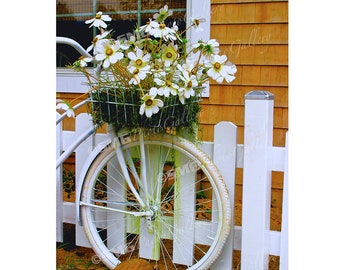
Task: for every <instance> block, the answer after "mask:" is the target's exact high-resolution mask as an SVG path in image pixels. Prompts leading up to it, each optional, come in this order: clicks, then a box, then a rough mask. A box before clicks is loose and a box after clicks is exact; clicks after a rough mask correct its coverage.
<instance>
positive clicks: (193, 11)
mask: <svg viewBox="0 0 340 270" xmlns="http://www.w3.org/2000/svg"><path fill="white" fill-rule="evenodd" d="M56 5H57V7H56V11H57V14H56V20H57V24H56V25H57V36H63V37H68V38H72V39H74V40H75V41H77V42H78V43H79V44H80V45H81V46H82V47H84V48H85V49H86V48H87V47H88V46H90V45H91V40H92V39H93V37H94V36H95V35H97V34H98V33H96V31H97V29H95V27H93V28H89V25H87V24H85V20H87V19H90V18H93V17H94V16H95V14H96V12H98V11H102V12H103V13H104V14H108V15H110V16H111V17H112V21H111V22H110V23H109V27H108V29H113V37H114V38H117V39H128V38H129V37H130V35H132V33H133V30H134V29H135V28H136V26H138V25H143V24H145V22H146V21H148V19H149V18H152V16H153V14H154V13H156V12H158V11H159V9H160V8H162V7H163V6H164V5H168V7H169V9H171V10H172V11H173V15H172V16H171V18H172V19H173V20H176V23H177V24H179V26H180V28H182V29H185V28H186V23H187V21H188V20H189V19H190V18H191V17H196V18H197V17H203V18H205V19H206V23H205V25H204V26H203V27H204V29H205V31H204V32H203V33H202V32H201V33H197V34H196V36H195V33H192V32H188V33H187V35H188V38H189V39H190V40H191V42H193V41H196V40H198V39H205V40H207V39H209V37H210V31H209V30H210V0H125V1H124V0H123V1H122V0H57V3H56ZM169 23H171V21H169ZM197 35H199V36H197ZM56 49H57V55H56V64H57V67H58V69H57V91H58V92H80V93H81V92H84V91H85V90H83V89H80V88H81V87H80V86H79V85H80V81H81V78H80V76H81V75H80V74H75V73H74V72H72V70H69V69H65V65H67V64H70V63H73V62H74V61H75V60H76V59H78V57H79V56H80V55H79V53H78V52H77V51H76V50H75V49H73V48H72V47H70V46H68V45H63V44H57V47H56ZM72 79H73V82H72Z"/></svg>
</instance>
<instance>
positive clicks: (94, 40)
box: [86, 30, 111, 54]
mask: <svg viewBox="0 0 340 270" xmlns="http://www.w3.org/2000/svg"><path fill="white" fill-rule="evenodd" d="M110 32H111V30H110V31H105V32H104V33H103V34H101V35H96V36H95V37H94V39H93V40H92V44H91V45H90V46H89V47H88V48H87V49H86V51H87V52H90V51H91V50H92V49H93V53H94V54H96V43H97V41H99V40H101V39H104V38H106V36H107V35H108V34H110Z"/></svg>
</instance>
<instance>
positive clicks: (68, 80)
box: [56, 0, 211, 97]
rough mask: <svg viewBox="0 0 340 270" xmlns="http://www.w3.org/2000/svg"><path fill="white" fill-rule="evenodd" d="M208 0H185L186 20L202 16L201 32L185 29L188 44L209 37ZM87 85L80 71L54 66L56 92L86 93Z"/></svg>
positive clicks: (207, 88)
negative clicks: (203, 20)
mask: <svg viewBox="0 0 340 270" xmlns="http://www.w3.org/2000/svg"><path fill="white" fill-rule="evenodd" d="M210 9H211V7H210V0H187V3H186V11H187V12H186V22H187V25H188V24H189V23H190V18H204V19H205V22H202V24H201V27H202V28H203V29H204V31H203V32H197V31H196V30H195V29H193V28H190V29H189V30H188V31H187V38H188V40H189V44H193V43H195V42H197V41H198V40H200V39H201V40H209V39H210ZM205 86H206V88H205V91H204V92H203V97H209V83H207V84H206V85H205ZM87 91H88V86H87V85H86V79H85V77H84V75H83V74H82V73H79V72H76V71H74V70H72V69H68V68H64V67H57V68H56V92H58V93H78V94H82V93H86V92H87Z"/></svg>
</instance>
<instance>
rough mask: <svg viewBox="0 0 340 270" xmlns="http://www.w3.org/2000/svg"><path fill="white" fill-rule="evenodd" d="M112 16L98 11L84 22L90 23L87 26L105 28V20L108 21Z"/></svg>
mask: <svg viewBox="0 0 340 270" xmlns="http://www.w3.org/2000/svg"><path fill="white" fill-rule="evenodd" d="M111 20H112V18H111V17H110V16H109V15H103V12H101V11H99V12H97V13H96V16H95V17H94V18H93V19H90V20H87V21H85V23H86V24H90V23H91V25H90V26H89V27H92V26H94V27H97V28H99V29H100V27H101V28H106V27H107V24H106V23H105V22H110V21H111Z"/></svg>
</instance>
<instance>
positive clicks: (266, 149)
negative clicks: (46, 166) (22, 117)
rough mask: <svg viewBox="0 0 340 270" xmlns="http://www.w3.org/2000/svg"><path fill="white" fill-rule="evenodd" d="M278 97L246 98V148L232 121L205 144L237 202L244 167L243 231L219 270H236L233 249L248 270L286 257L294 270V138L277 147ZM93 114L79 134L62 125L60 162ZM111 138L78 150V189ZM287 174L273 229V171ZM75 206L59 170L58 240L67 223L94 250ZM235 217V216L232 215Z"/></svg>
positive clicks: (96, 138)
mask: <svg viewBox="0 0 340 270" xmlns="http://www.w3.org/2000/svg"><path fill="white" fill-rule="evenodd" d="M273 108H274V96H273V95H272V94H271V93H269V92H266V91H252V92H250V93H248V94H246V95H245V124H244V144H243V145H241V144H237V127H236V126H235V125H234V124H233V123H230V122H220V123H218V124H217V125H215V129H214V142H203V143H202V148H203V150H204V151H205V152H206V153H207V154H209V155H210V156H211V157H212V158H213V160H214V162H215V164H216V165H217V167H218V168H219V169H220V171H221V173H222V175H223V177H224V179H225V180H226V184H227V187H228V190H229V193H230V198H231V201H232V209H233V208H234V198H235V169H236V168H243V198H242V227H241V226H234V230H232V232H231V235H230V237H229V239H228V241H227V244H226V246H225V248H224V250H223V252H222V254H221V255H220V257H219V259H218V260H217V261H216V263H215V264H214V265H213V266H212V267H211V269H213V270H231V269H232V255H233V250H241V268H242V270H248V269H249V270H262V269H263V270H267V269H268V264H269V255H276V256H280V269H282V270H285V269H288V208H287V207H288V188H287V187H288V173H287V172H288V165H287V164H288V133H287V136H286V146H285V147H275V146H273V145H272V138H273ZM91 124H92V122H91V118H90V116H89V115H88V114H79V115H78V116H77V117H76V130H75V131H62V129H61V124H59V125H58V126H57V157H58V155H60V153H61V152H62V151H63V150H65V149H66V148H67V147H68V146H69V145H70V144H71V143H72V142H74V141H75V138H77V137H78V136H79V135H80V134H81V133H82V132H83V131H85V130H86V129H88V127H89V126H91ZM107 139H108V137H107V135H106V134H95V135H93V136H91V137H89V138H88V139H87V140H86V141H85V142H83V143H82V144H81V145H80V146H79V147H78V148H77V149H76V150H75V152H76V187H78V186H79V185H80V183H79V181H80V180H79V176H80V175H81V171H82V170H83V169H84V168H83V166H84V162H85V160H86V157H87V156H88V155H89V154H90V153H91V151H92V150H93V149H94V148H95V147H96V146H97V145H98V144H100V143H103V142H105V141H106V140H107ZM272 171H280V172H284V183H283V188H284V190H283V205H282V224H281V231H280V232H279V231H271V230H270V204H271V172H272ZM76 212H77V211H76V209H75V204H74V203H70V202H64V201H63V192H62V168H58V169H57V212H56V213H57V241H58V242H62V241H63V223H73V224H75V225H76V244H77V245H78V246H85V247H90V244H89V243H88V241H87V239H86V237H85V234H84V232H83V230H82V227H81V226H80V225H79V224H78V222H77V220H76ZM232 216H233V213H232Z"/></svg>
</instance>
